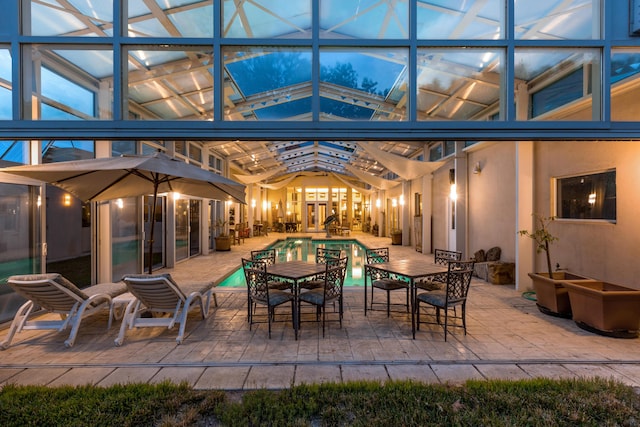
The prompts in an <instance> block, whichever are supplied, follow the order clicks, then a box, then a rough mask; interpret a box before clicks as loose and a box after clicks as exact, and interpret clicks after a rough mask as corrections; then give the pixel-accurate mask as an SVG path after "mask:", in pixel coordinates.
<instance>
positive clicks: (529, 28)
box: [515, 0, 600, 40]
mask: <svg viewBox="0 0 640 427" xmlns="http://www.w3.org/2000/svg"><path fill="white" fill-rule="evenodd" d="M599 8H600V0H518V1H517V2H515V25H516V26H515V33H516V38H517V39H525V40H537V39H550V40H556V39H574V40H583V39H584V40H590V39H598V38H599V37H600V25H599V20H600V18H599V14H598V13H597V11H598V10H599ZM594 11H596V12H594Z"/></svg>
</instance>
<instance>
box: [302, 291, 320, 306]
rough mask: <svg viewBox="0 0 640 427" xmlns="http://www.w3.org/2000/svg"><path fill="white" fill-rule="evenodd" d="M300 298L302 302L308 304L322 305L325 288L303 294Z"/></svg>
mask: <svg viewBox="0 0 640 427" xmlns="http://www.w3.org/2000/svg"><path fill="white" fill-rule="evenodd" d="M298 298H299V299H300V301H304V302H308V303H309V304H315V305H322V303H323V301H324V287H323V288H317V289H312V290H310V291H308V292H303V293H301V294H300V295H299V296H298Z"/></svg>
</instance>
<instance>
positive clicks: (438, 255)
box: [416, 249, 462, 290]
mask: <svg viewBox="0 0 640 427" xmlns="http://www.w3.org/2000/svg"><path fill="white" fill-rule="evenodd" d="M451 261H462V252H460V251H449V250H446V249H434V251H433V263H434V264H436V265H448V264H449V262H451ZM446 281H447V273H441V274H435V275H433V276H430V277H429V279H428V280H427V281H426V282H425V281H418V282H417V283H416V286H417V287H418V288H422V289H425V290H431V289H433V288H432V287H433V286H436V287H438V285H440V286H439V287H440V288H442V284H444V283H446Z"/></svg>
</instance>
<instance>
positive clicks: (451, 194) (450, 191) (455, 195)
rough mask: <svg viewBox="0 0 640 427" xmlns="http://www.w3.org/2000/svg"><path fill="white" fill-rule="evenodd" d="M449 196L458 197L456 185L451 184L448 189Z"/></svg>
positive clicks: (455, 198)
mask: <svg viewBox="0 0 640 427" xmlns="http://www.w3.org/2000/svg"><path fill="white" fill-rule="evenodd" d="M449 198H450V199H451V200H457V199H458V194H457V193H456V185H455V184H451V189H450V190H449Z"/></svg>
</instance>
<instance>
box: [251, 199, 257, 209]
mask: <svg viewBox="0 0 640 427" xmlns="http://www.w3.org/2000/svg"><path fill="white" fill-rule="evenodd" d="M251 207H252V208H255V207H256V199H251Z"/></svg>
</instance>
